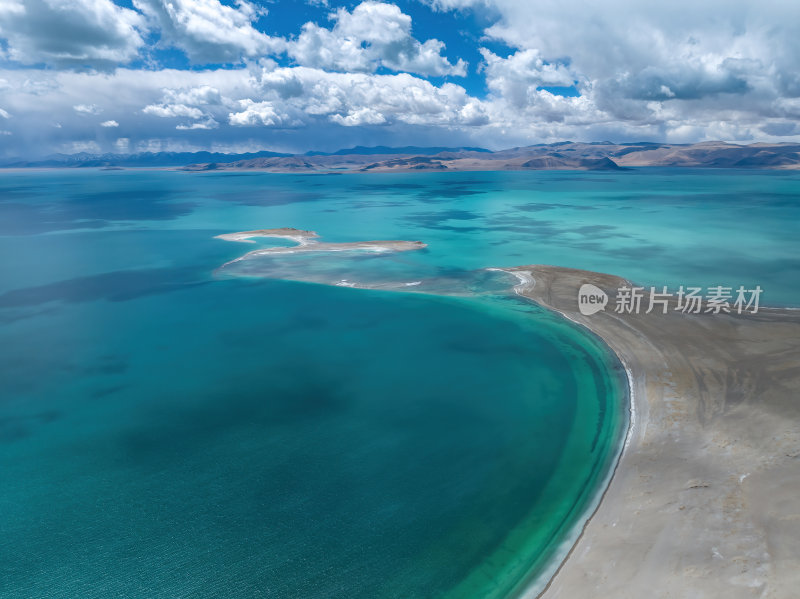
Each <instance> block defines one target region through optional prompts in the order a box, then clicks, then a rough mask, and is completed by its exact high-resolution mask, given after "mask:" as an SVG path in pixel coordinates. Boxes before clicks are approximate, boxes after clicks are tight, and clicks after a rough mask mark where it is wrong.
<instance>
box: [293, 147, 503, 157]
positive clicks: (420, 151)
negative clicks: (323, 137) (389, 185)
mask: <svg viewBox="0 0 800 599" xmlns="http://www.w3.org/2000/svg"><path fill="white" fill-rule="evenodd" d="M442 152H487V153H489V154H491V152H492V151H491V150H487V149H486V148H467V147H460V148H439V147H432V148H428V147H420V146H405V147H402V148H390V147H388V146H371V147H366V146H356V147H354V148H347V149H345V150H336V151H335V152H306V153H305V154H304V156H349V155H374V154H414V155H417V156H430V155H432V154H440V153H442Z"/></svg>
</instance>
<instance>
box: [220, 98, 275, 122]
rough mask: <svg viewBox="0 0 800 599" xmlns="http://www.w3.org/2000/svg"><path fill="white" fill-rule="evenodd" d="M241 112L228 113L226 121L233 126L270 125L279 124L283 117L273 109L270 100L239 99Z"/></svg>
mask: <svg viewBox="0 0 800 599" xmlns="http://www.w3.org/2000/svg"><path fill="white" fill-rule="evenodd" d="M240 104H241V108H242V109H243V110H242V111H241V112H232V113H230V114H229V115H228V122H229V123H230V124H231V125H233V126H234V127H245V126H248V125H250V126H252V125H264V126H267V127H272V126H275V125H280V124H281V123H282V122H283V119H282V118H281V116H280V115H278V113H277V112H276V111H275V107H274V106H273V105H272V102H254V101H253V100H250V99H249V98H248V99H244V100H241V101H240Z"/></svg>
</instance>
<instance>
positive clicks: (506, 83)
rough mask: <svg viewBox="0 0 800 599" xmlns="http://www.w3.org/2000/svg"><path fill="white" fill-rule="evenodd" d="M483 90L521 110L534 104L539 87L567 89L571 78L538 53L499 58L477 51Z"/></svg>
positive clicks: (555, 64)
mask: <svg viewBox="0 0 800 599" xmlns="http://www.w3.org/2000/svg"><path fill="white" fill-rule="evenodd" d="M480 52H481V55H482V56H483V59H484V61H485V64H484V67H483V70H484V72H485V74H486V85H487V87H488V88H489V89H490V90H491V91H492V92H493V93H495V94H497V95H498V96H501V97H503V98H505V99H506V100H507V101H508V102H509V103H511V104H513V105H514V106H516V107H518V108H522V107H524V106H526V105H528V104H530V103H532V102H534V101H535V97H536V96H537V94H538V91H539V88H540V87H571V86H572V85H573V84H574V83H575V76H574V75H572V74H571V73H570V72H569V69H567V67H565V66H564V65H563V64H558V63H547V62H545V61H544V60H543V59H542V57H541V56H540V55H539V51H538V50H520V51H518V52H515V53H514V54H512V55H510V56H509V57H507V58H500V57H499V56H497V55H496V54H494V53H493V52H491V51H489V50H487V49H486V48H481V50H480Z"/></svg>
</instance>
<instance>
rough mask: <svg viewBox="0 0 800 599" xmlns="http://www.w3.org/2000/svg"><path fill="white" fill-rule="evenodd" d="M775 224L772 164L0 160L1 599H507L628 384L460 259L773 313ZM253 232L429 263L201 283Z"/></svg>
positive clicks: (589, 484) (228, 275) (296, 261)
mask: <svg viewBox="0 0 800 599" xmlns="http://www.w3.org/2000/svg"><path fill="white" fill-rule="evenodd" d="M798 222H800V173H793V172H790V171H785V172H764V171H722V170H719V171H714V170H685V169H684V170H675V169H638V170H633V171H624V172H615V173H589V172H565V171H562V172H523V173H514V172H490V173H420V174H402V175H400V174H398V175H394V174H363V175H362V174H330V175H279V174H267V173H250V172H228V173H214V172H209V173H188V172H177V171H166V170H163V171H156V170H123V171H99V170H51V171H14V172H12V171H9V172H3V173H0V256H2V260H0V472H2V476H0V597H37V598H38V597H53V598H56V597H58V598H61V597H86V598H95V597H96V598H106V597H143V598H144V597H146V598H162V597H163V598H175V597H193V598H194V597H209V598H211V597H225V598H249V597H277V598H284V597H291V598H294V597H298V598H304V599H305V598H327V597H348V598H354V597H364V598H381V597H457V598H461V597H465V598H466V597H476V598H477V597H480V598H484V597H505V596H508V595H510V594H514V593H517V592H519V591H520V590H521V589H523V588H525V586H526V585H528V584H530V583H535V578H536V575H537V574H538V573H541V572H543V571H546V570H547V569H548V568H550V567H552V560H553V559H554V557H555V556H557V555H558V553H559V552H561V551H563V549H564V542H565V541H566V540H568V539H569V535H570V534H571V532H573V531H574V527H575V526H576V524H579V522H580V518H581V517H583V516H585V512H586V510H587V509H589V508H590V507H591V505H592V501H593V499H594V498H595V497H596V494H597V492H598V490H600V489H601V487H602V484H603V482H604V481H605V480H606V479H607V476H608V474H609V471H610V469H611V467H612V466H613V463H614V460H615V457H616V455H617V452H618V449H619V445H620V442H621V439H622V437H623V435H624V432H625V428H626V426H627V412H626V410H627V405H626V391H625V389H626V383H625V380H624V375H623V372H622V370H621V367H620V365H619V363H618V362H617V361H616V359H615V358H614V357H613V355H610V353H609V352H608V350H607V348H606V347H605V346H604V345H603V344H602V343H601V342H600V341H599V340H597V339H595V338H594V337H593V336H591V335H589V334H588V333H586V332H585V331H583V330H581V329H578V328H577V327H575V326H573V325H572V324H570V323H568V322H566V321H564V320H563V319H562V318H560V317H558V316H556V315H553V314H551V313H549V312H547V311H544V310H542V309H540V308H538V307H537V306H535V305H532V304H530V303H527V302H525V301H524V300H522V299H520V298H518V297H516V296H515V295H514V294H513V292H512V291H511V286H512V285H513V284H514V283H515V281H514V280H513V278H512V277H510V276H508V275H506V274H503V273H498V272H491V271H486V270H485V269H486V267H503V266H515V265H522V264H555V265H560V266H568V267H576V268H584V269H589V270H598V271H603V272H609V273H612V274H617V275H621V276H624V277H626V278H628V279H631V280H633V281H635V282H636V283H638V284H642V285H656V286H662V285H668V286H670V287H676V286H678V285H699V286H703V287H709V286H713V285H726V286H732V287H736V286H738V285H745V286H748V287H750V286H755V285H760V286H761V287H762V288H763V290H764V292H763V295H762V303H764V304H769V305H785V306H798V305H800V301H798V298H800V260H799V259H798V249H800V242H798V240H797V232H796V231H797V223H798ZM277 227H296V228H300V229H310V230H314V231H316V232H318V233H319V235H320V236H321V238H322V240H323V241H328V242H350V241H362V240H382V239H405V240H420V241H423V242H425V243H426V244H428V247H427V248H426V249H424V250H420V251H411V252H403V253H397V254H391V253H387V254H364V253H355V252H345V253H341V254H321V253H320V254H311V255H300V254H296V255H289V256H282V257H272V258H264V257H261V258H258V259H254V260H247V261H240V262H236V263H234V264H232V265H229V266H226V267H223V265H225V264H226V263H228V262H229V261H231V260H233V259H235V258H237V257H239V256H241V255H242V254H244V253H245V252H247V251H250V250H253V249H257V248H258V247H266V246H275V245H288V243H287V242H284V241H283V240H275V239H260V240H258V242H257V243H256V244H245V243H236V242H227V241H222V240H219V239H214V236H216V235H219V234H222V233H230V232H235V231H243V230H250V229H264V228H277ZM343 280H344V281H347V282H354V283H359V284H364V285H369V286H373V287H379V288H381V289H400V290H406V291H416V292H417V293H399V292H396V291H391V290H388V291H387V290H372V289H371V290H365V289H348V288H343V287H336V286H335V284H336V283H337V282H341V281H343ZM319 283H325V284H319ZM409 283H413V286H409V285H408V284H409Z"/></svg>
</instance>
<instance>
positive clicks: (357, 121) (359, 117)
mask: <svg viewBox="0 0 800 599" xmlns="http://www.w3.org/2000/svg"><path fill="white" fill-rule="evenodd" d="M330 119H331V121H332V122H334V123H337V124H339V125H343V126H345V127H360V126H362V125H384V124H385V123H386V117H385V116H383V115H382V114H381V113H380V112H377V111H375V110H373V109H372V108H368V107H366V106H364V107H363V108H358V109H356V110H351V111H350V112H349V113H348V114H347V115H346V116H342V115H341V114H332V115H331V116H330Z"/></svg>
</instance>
